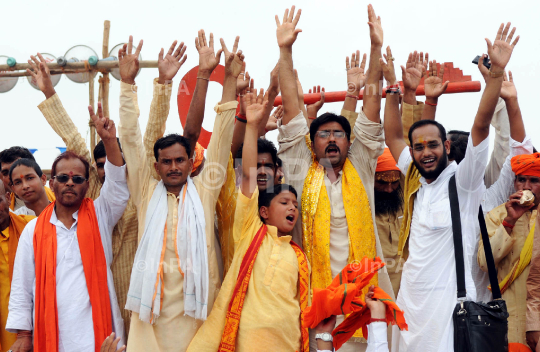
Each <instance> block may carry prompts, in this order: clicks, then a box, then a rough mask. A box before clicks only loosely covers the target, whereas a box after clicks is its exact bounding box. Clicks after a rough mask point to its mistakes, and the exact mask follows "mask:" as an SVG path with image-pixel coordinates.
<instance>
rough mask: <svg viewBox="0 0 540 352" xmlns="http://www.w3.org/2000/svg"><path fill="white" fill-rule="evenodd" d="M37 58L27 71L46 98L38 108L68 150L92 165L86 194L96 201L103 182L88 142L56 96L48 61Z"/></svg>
mask: <svg viewBox="0 0 540 352" xmlns="http://www.w3.org/2000/svg"><path fill="white" fill-rule="evenodd" d="M37 56H38V58H39V60H38V58H36V57H35V56H31V59H32V60H28V63H29V64H30V66H31V67H32V70H30V69H27V71H28V72H29V73H30V74H31V75H32V77H33V78H34V79H35V80H36V83H37V85H38V87H39V89H40V90H41V92H42V93H43V94H44V95H45V98H46V100H45V101H44V102H42V103H41V104H39V106H38V108H39V110H41V113H42V114H43V116H44V117H45V119H46V120H47V122H48V123H49V125H50V126H51V127H52V129H53V130H54V131H55V132H56V134H58V136H60V138H62V140H63V141H64V143H65V144H66V149H67V150H69V151H72V152H74V153H75V154H77V155H81V156H83V157H84V158H85V159H86V160H88V162H89V163H90V164H91V167H90V177H89V178H90V179H89V183H90V187H89V188H88V191H87V192H86V196H87V197H90V198H92V199H96V198H97V197H99V191H100V189H101V182H100V180H99V176H98V173H97V169H96V167H95V165H94V164H93V163H92V156H91V155H90V151H89V150H88V146H87V145H86V141H85V140H84V138H83V137H82V136H81V134H80V133H79V131H78V130H77V126H75V124H74V123H73V121H72V120H71V118H70V117H69V115H68V113H67V111H66V109H64V106H63V105H62V102H61V101H60V98H59V97H58V94H56V91H55V90H54V87H53V85H52V81H51V74H50V71H49V67H48V66H47V65H46V64H45V63H46V62H47V61H46V60H45V59H44V58H43V56H42V55H41V54H39V53H38V54H37Z"/></svg>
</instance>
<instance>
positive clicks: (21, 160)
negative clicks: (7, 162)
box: [9, 158, 43, 182]
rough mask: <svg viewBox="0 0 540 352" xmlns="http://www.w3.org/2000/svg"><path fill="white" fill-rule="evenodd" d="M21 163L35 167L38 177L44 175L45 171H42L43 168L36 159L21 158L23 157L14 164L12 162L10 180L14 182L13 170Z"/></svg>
mask: <svg viewBox="0 0 540 352" xmlns="http://www.w3.org/2000/svg"><path fill="white" fill-rule="evenodd" d="M20 165H23V166H27V167H31V168H32V169H34V171H35V172H36V174H37V175H38V177H41V176H43V171H41V168H40V167H39V165H38V163H36V161H35V160H32V159H27V158H21V159H17V160H16V161H15V162H14V163H13V164H11V166H10V168H9V180H10V181H11V182H13V179H12V178H11V174H12V173H13V170H15V168H16V167H17V166H20Z"/></svg>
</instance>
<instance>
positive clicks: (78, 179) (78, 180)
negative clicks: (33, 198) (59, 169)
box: [53, 174, 86, 185]
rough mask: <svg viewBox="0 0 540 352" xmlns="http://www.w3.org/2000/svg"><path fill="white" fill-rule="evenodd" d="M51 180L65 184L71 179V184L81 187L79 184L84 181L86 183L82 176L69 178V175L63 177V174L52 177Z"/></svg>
mask: <svg viewBox="0 0 540 352" xmlns="http://www.w3.org/2000/svg"><path fill="white" fill-rule="evenodd" d="M53 178H54V179H55V180H56V181H58V182H60V183H67V182H68V181H69V179H70V178H71V180H72V181H73V183H74V184H76V185H81V184H83V183H84V181H86V178H84V177H82V176H78V175H75V176H69V175H65V174H60V175H56V176H54V177H53Z"/></svg>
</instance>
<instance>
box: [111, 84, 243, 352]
mask: <svg viewBox="0 0 540 352" xmlns="http://www.w3.org/2000/svg"><path fill="white" fill-rule="evenodd" d="M156 99H160V97H156V96H155V95H154V100H156ZM237 104H238V103H237V102H236V101H231V102H227V103H225V104H222V105H217V106H216V108H215V110H216V112H217V116H216V120H215V123H214V131H213V133H212V138H211V140H210V144H209V146H208V149H207V155H206V158H207V161H206V164H205V165H206V166H205V168H204V169H203V171H202V172H201V173H200V174H199V175H198V176H197V177H194V178H193V182H194V184H195V187H196V189H197V192H198V194H199V197H200V198H201V202H202V205H203V208H204V215H205V222H206V228H205V232H206V243H207V250H208V271H209V290H208V291H209V292H208V312H209V313H210V312H211V310H212V305H213V303H214V300H215V298H216V296H217V293H218V292H219V287H220V285H221V282H220V277H219V270H218V263H217V259H216V249H215V236H214V211H215V207H216V202H217V198H218V195H219V192H220V189H221V185H222V184H223V182H224V177H225V176H224V174H223V172H222V170H225V169H226V167H227V161H228V159H229V153H230V145H231V141H232V134H233V120H234V114H235V109H236V106H237ZM152 106H154V102H153V103H152ZM166 113H168V111H167V112H166ZM138 117H139V107H138V103H137V87H136V86H130V85H128V84H125V83H121V91H120V126H119V130H120V139H121V141H122V146H123V150H124V157H125V159H126V164H127V166H128V170H129V171H128V175H129V177H128V187H129V189H130V192H131V197H132V199H133V203H134V204H135V206H136V207H137V212H138V219H139V240H140V237H142V235H143V233H144V226H145V220H146V212H147V210H148V209H147V208H148V203H149V202H150V199H151V197H152V194H153V192H154V190H155V188H156V185H157V184H158V180H156V179H155V178H154V177H153V176H152V168H150V166H149V164H148V163H147V162H145V156H146V155H147V151H146V150H145V147H144V146H143V143H142V138H141V132H140V128H139V123H138ZM177 209H178V199H176V197H175V196H174V195H172V194H168V210H169V211H168V214H167V224H168V225H167V244H166V251H165V259H164V267H163V271H164V279H163V281H164V294H163V305H162V307H161V312H160V316H159V318H158V319H157V321H156V322H155V323H154V324H153V325H151V324H148V323H144V322H142V321H141V320H140V319H139V315H138V314H137V313H133V315H132V319H131V330H130V335H129V339H128V351H130V352H131V351H145V352H146V351H185V350H186V349H187V347H188V345H189V343H190V341H191V339H192V338H193V336H195V333H196V332H197V330H198V328H199V327H200V325H201V323H202V322H199V321H196V320H195V319H193V318H191V317H188V316H184V296H183V277H182V275H181V273H180V272H179V271H178V264H177V262H176V254H175V252H174V246H173V242H172V233H173V232H172V231H174V230H175V229H176V224H177V221H178V219H176V218H177ZM156 231H163V229H156Z"/></svg>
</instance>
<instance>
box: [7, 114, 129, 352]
mask: <svg viewBox="0 0 540 352" xmlns="http://www.w3.org/2000/svg"><path fill="white" fill-rule="evenodd" d="M89 111H90V116H91V118H92V121H93V122H94V124H95V126H96V130H97V132H98V134H99V136H100V137H101V139H102V140H103V143H104V145H105V149H106V151H107V161H106V162H105V169H106V172H107V179H106V181H105V183H104V185H103V187H102V189H101V195H100V196H99V197H98V198H97V199H96V200H95V201H93V200H92V199H90V198H86V197H85V195H86V192H87V191H88V187H89V181H88V178H89V173H90V171H89V169H90V165H89V163H88V161H87V160H86V158H84V157H82V156H79V155H77V154H75V153H73V152H70V151H67V152H64V153H62V154H60V155H59V156H58V157H57V158H56V160H55V161H54V163H53V165H52V169H51V175H52V179H51V180H50V182H49V184H50V186H51V188H52V189H53V190H54V193H55V195H56V201H55V202H53V203H52V204H50V205H49V206H48V207H47V208H45V210H43V211H42V213H41V214H40V216H39V217H38V218H37V219H34V220H32V221H31V222H30V223H28V225H27V226H26V228H25V229H24V231H23V233H22V235H21V237H20V239H19V246H18V249H17V256H16V258H15V265H14V270H13V281H12V284H11V297H10V302H9V315H8V319H7V323H6V330H7V331H9V332H12V333H16V334H17V340H16V342H15V343H14V344H13V346H12V347H11V349H12V350H15V351H18V352H27V351H31V350H32V348H33V350H34V351H59V352H62V351H95V350H96V347H97V346H101V344H102V342H103V341H104V340H105V339H106V338H107V337H108V336H109V335H111V333H112V332H115V333H116V336H118V337H121V340H120V344H121V345H122V344H123V342H124V339H123V337H124V323H123V320H122V317H121V315H120V309H119V307H118V301H117V299H116V293H115V290H114V284H113V277H112V272H111V269H110V265H111V262H112V258H113V252H112V232H113V228H114V226H115V225H116V223H117V221H118V219H120V217H121V216H122V214H123V212H124V209H125V207H126V204H127V201H128V199H129V191H128V187H127V181H126V168H125V166H124V160H123V158H122V153H121V152H120V148H119V146H118V142H117V140H116V128H115V126H114V122H113V121H112V120H109V119H108V118H106V117H103V113H102V111H101V105H100V106H99V108H98V115H99V117H98V116H96V115H95V114H94V112H93V109H92V108H91V107H89Z"/></svg>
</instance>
